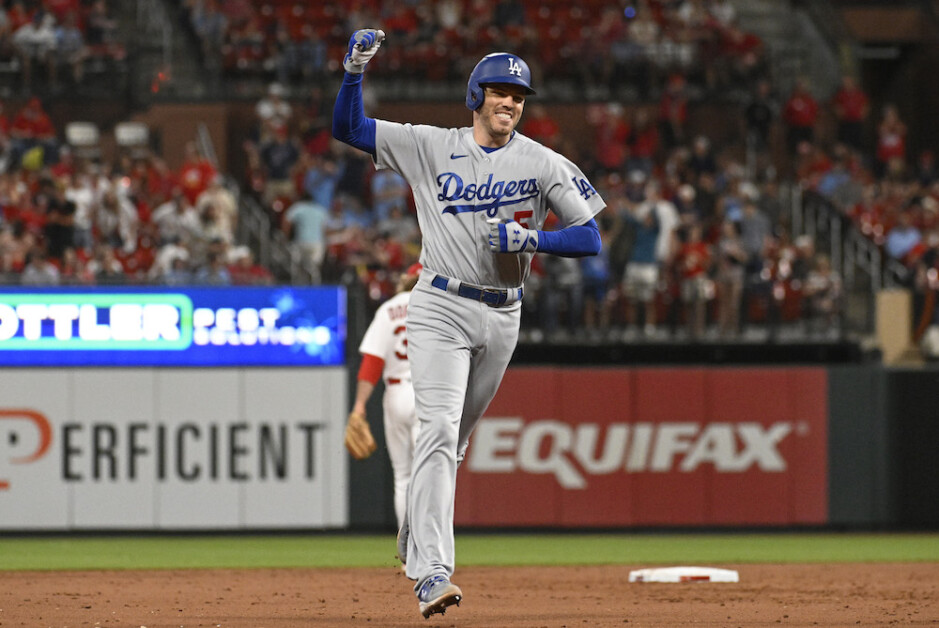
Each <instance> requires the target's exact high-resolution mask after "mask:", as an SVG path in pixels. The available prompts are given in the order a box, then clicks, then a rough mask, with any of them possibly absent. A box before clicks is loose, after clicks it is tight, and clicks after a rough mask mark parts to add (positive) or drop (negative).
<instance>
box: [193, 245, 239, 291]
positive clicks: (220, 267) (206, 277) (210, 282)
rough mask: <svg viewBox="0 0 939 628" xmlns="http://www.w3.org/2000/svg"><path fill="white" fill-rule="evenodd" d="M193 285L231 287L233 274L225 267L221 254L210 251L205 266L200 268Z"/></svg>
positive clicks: (197, 270) (194, 276)
mask: <svg viewBox="0 0 939 628" xmlns="http://www.w3.org/2000/svg"><path fill="white" fill-rule="evenodd" d="M193 283H195V284H196V285H200V286H230V285H231V283H232V279H231V274H230V273H229V272H228V268H227V267H226V266H225V260H224V258H223V256H222V254H221V253H218V252H217V251H210V252H209V254H208V258H207V259H206V262H205V264H203V265H201V266H199V268H197V269H196V272H195V274H194V275H193Z"/></svg>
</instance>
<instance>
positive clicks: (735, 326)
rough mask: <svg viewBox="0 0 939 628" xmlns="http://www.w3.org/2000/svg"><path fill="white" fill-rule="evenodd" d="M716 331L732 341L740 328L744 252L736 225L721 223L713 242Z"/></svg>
mask: <svg viewBox="0 0 939 628" xmlns="http://www.w3.org/2000/svg"><path fill="white" fill-rule="evenodd" d="M716 258H717V275H716V279H717V282H716V283H717V285H716V288H717V307H718V313H717V327H718V332H719V334H720V336H721V337H722V338H732V337H733V336H735V335H736V334H737V332H738V331H739V328H740V305H741V299H742V297H743V277H744V266H745V265H746V263H747V252H746V251H745V250H744V248H743V242H742V241H741V239H740V228H739V223H735V222H732V221H730V220H725V221H724V222H722V223H721V237H720V239H719V240H718V242H717V251H716Z"/></svg>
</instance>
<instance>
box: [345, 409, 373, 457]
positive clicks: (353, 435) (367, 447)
mask: <svg viewBox="0 0 939 628" xmlns="http://www.w3.org/2000/svg"><path fill="white" fill-rule="evenodd" d="M377 448H378V445H376V444H375V438H374V437H373V436H372V430H371V429H370V428H369V426H368V421H366V420H365V416H364V415H363V414H361V413H359V412H351V413H350V414H349V420H348V421H347V422H346V449H348V450H349V453H350V454H352V457H353V458H355V459H356V460H365V459H366V458H368V457H369V456H371V455H372V454H373V453H375V449H377Z"/></svg>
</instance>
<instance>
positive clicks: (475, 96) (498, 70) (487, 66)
mask: <svg viewBox="0 0 939 628" xmlns="http://www.w3.org/2000/svg"><path fill="white" fill-rule="evenodd" d="M490 83H509V84H511V85H521V86H522V87H524V88H525V93H526V94H534V93H535V90H533V89H532V88H531V70H529V69H528V64H527V63H525V62H524V61H523V60H522V58H521V57H516V56H515V55H512V54H509V53H507V52H494V53H492V54H488V55H486V56H485V57H483V58H482V59H481V60H480V61H479V63H477V64H476V67H475V68H473V72H472V73H471V74H470V77H469V82H468V83H467V84H466V106H467V107H469V108H470V110H471V111H476V110H477V109H479V107H480V106H481V105H482V104H483V101H484V100H485V97H484V96H483V86H484V85H487V84H490Z"/></svg>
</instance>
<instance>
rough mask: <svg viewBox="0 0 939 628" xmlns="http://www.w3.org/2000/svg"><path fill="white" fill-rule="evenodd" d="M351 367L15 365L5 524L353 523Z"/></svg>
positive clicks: (7, 380) (6, 411)
mask: <svg viewBox="0 0 939 628" xmlns="http://www.w3.org/2000/svg"><path fill="white" fill-rule="evenodd" d="M346 382H347V375H346V371H345V368H344V367H340V368H325V369H290V368H285V369H220V368H216V369H148V368H139V369H113V368H109V369H104V368H87V369H38V368H33V369H28V368H27V369H8V370H7V371H6V372H4V374H3V379H2V381H0V529H3V530H78V529H132V530H146V529H156V530H159V529H193V530H196V529H258V528H260V529H266V528H272V529H273V528H337V527H344V526H346V525H347V524H348V495H347V491H348V488H347V486H348V482H347V477H348V468H347V458H348V456H347V455H346V453H345V449H344V448H343V445H342V442H343V433H344V432H343V428H344V426H345V414H346V411H345V408H346V403H347V402H346V388H347V383H346Z"/></svg>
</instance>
